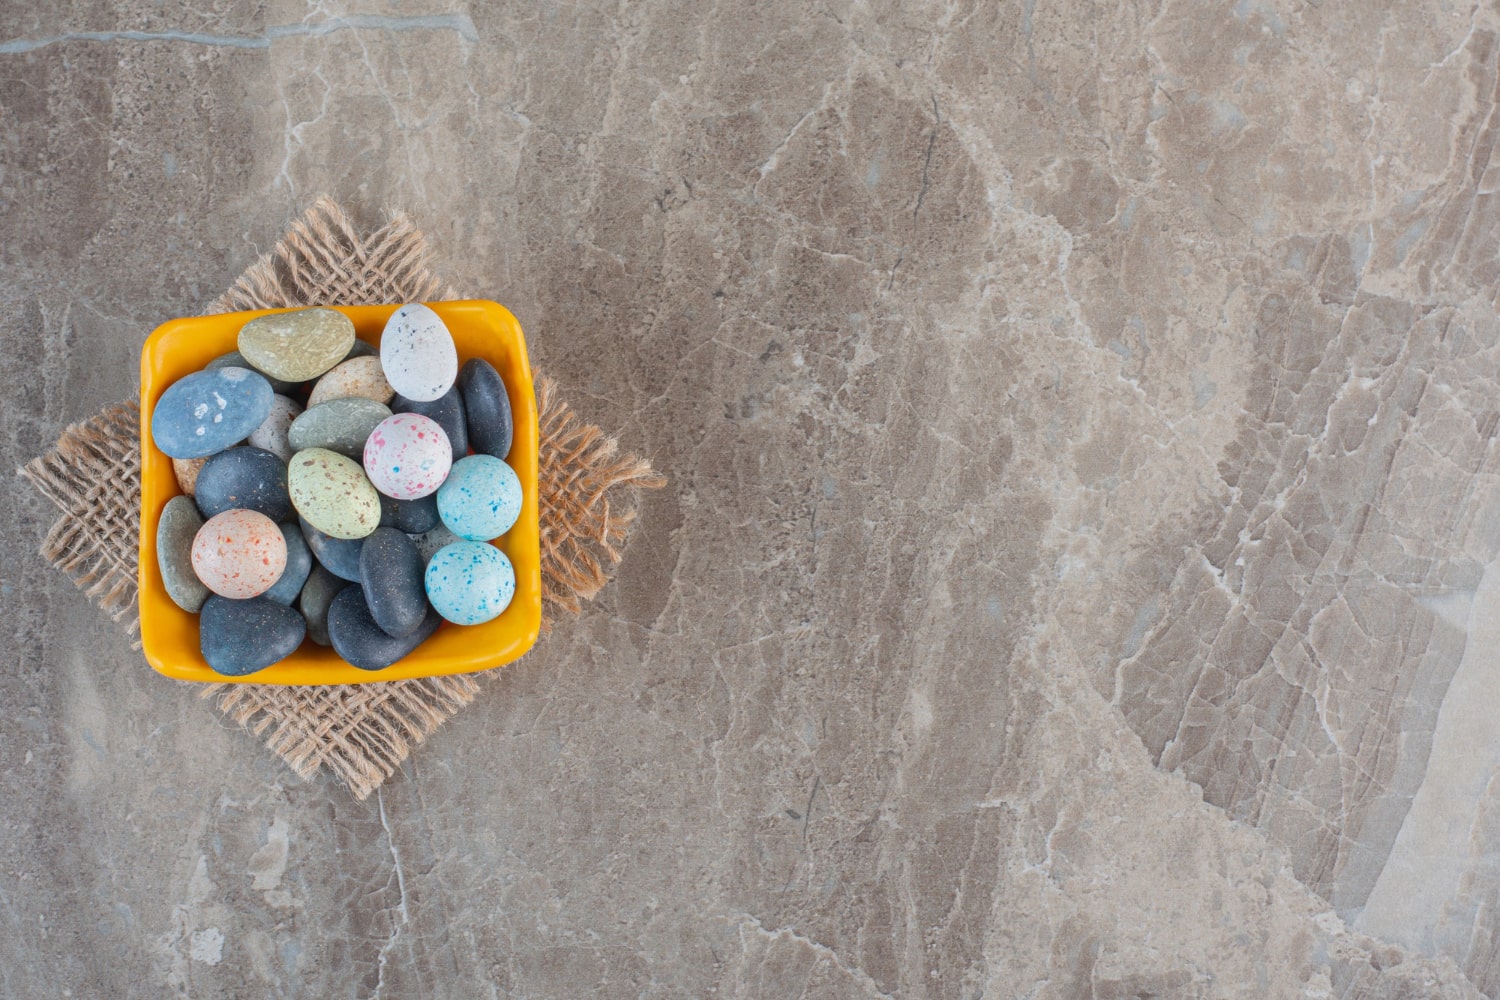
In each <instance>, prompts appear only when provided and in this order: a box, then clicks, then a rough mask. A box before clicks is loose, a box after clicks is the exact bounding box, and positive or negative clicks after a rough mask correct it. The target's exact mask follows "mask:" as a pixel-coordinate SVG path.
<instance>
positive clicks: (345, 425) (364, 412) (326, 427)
mask: <svg viewBox="0 0 1500 1000" xmlns="http://www.w3.org/2000/svg"><path fill="white" fill-rule="evenodd" d="M390 415H391V409H390V407H388V406H386V405H384V404H383V403H377V402H375V400H373V399H365V398H364V397H363V396H344V397H342V398H339V399H330V400H329V401H328V402H326V403H320V404H319V405H317V406H310V407H308V408H307V410H306V412H304V413H303V414H302V415H301V416H300V417H298V418H297V419H296V420H294V421H292V426H291V427H290V428H289V429H288V431H287V441H288V443H290V444H291V446H292V451H293V452H298V451H302V450H304V449H307V448H327V449H328V450H329V451H336V452H338V453H339V454H340V455H347V456H348V457H350V458H353V459H362V458H364V454H365V442H366V441H367V440H369V437H370V432H371V431H373V430H374V429H375V428H376V426H378V425H379V423H380V422H381V421H382V420H384V419H386V418H387V417H389V416H390Z"/></svg>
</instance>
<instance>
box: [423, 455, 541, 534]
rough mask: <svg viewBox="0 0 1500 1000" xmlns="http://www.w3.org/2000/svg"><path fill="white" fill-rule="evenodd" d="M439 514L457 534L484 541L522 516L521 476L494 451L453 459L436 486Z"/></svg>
mask: <svg viewBox="0 0 1500 1000" xmlns="http://www.w3.org/2000/svg"><path fill="white" fill-rule="evenodd" d="M437 502H438V516H440V517H441V518H442V519H443V524H445V525H447V526H448V530H449V531H452V532H453V533H454V534H455V535H457V536H458V537H460V538H465V539H468V540H469V541H471V542H487V541H489V540H490V539H491V538H499V537H500V536H501V535H503V534H505V533H506V532H507V531H509V530H510V529H511V526H512V525H514V524H515V523H516V519H517V518H518V517H520V516H521V480H520V478H519V477H517V476H516V473H515V470H514V469H512V468H511V467H510V466H509V465H507V464H506V463H505V462H503V461H501V460H500V459H498V458H496V457H494V456H493V455H470V456H469V457H468V458H465V459H462V460H460V461H458V462H455V463H453V468H452V470H451V471H450V472H449V473H448V478H447V480H446V481H445V482H444V483H443V485H442V488H441V489H439V490H438V494H437Z"/></svg>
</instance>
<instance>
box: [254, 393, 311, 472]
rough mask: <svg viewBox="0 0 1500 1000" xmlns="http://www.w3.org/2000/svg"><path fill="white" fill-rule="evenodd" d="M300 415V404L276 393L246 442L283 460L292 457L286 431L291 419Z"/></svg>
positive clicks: (289, 428)
mask: <svg viewBox="0 0 1500 1000" xmlns="http://www.w3.org/2000/svg"><path fill="white" fill-rule="evenodd" d="M301 415H302V404H301V403H299V402H297V401H296V400H295V399H292V398H291V397H289V396H282V395H279V394H278V395H277V396H276V397H275V398H273V399H272V400H271V413H270V415H269V416H267V417H266V419H265V420H264V421H263V422H262V423H261V425H260V426H259V427H257V428H255V430H253V431H251V432H250V437H249V438H247V439H246V443H247V444H249V445H250V446H252V447H255V448H264V449H265V450H266V451H269V452H270V453H271V454H273V455H275V456H276V457H277V458H279V459H281V460H282V461H283V462H285V461H287V460H288V459H290V458H291V457H292V452H294V451H296V450H297V449H295V448H293V447H292V445H291V442H290V441H288V440H287V431H289V430H291V427H292V421H294V420H296V419H297V418H298V417H299V416H301Z"/></svg>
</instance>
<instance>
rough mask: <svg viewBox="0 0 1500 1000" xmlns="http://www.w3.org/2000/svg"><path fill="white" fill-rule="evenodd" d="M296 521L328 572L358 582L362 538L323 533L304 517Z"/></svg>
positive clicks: (363, 541) (315, 555)
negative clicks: (338, 536)
mask: <svg viewBox="0 0 1500 1000" xmlns="http://www.w3.org/2000/svg"><path fill="white" fill-rule="evenodd" d="M298 523H299V524H300V525H301V527H302V537H303V538H305V539H307V545H308V547H309V548H310V549H312V554H313V556H314V558H316V559H317V560H318V562H320V563H322V565H323V566H324V568H326V569H327V570H328V572H330V573H332V574H333V575H334V576H336V577H338V578H339V579H340V580H348V581H349V582H350V583H358V582H359V550H360V548H361V546H363V545H364V544H365V540H364V539H363V538H334V537H333V536H332V535H325V534H323V533H322V532H321V531H319V530H318V529H317V528H314V527H313V526H312V525H310V524H308V523H307V519H306V518H298Z"/></svg>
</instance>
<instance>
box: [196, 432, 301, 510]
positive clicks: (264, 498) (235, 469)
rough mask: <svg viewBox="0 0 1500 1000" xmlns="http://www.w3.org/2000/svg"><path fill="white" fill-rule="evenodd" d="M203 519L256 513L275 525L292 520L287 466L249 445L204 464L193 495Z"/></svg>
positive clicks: (261, 449)
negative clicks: (234, 512) (236, 512)
mask: <svg viewBox="0 0 1500 1000" xmlns="http://www.w3.org/2000/svg"><path fill="white" fill-rule="evenodd" d="M193 497H194V499H196V500H197V501H198V509H199V510H200V511H202V512H203V516H204V517H213V516H214V515H215V514H222V513H224V512H225V511H226V510H254V511H259V512H260V513H262V514H264V515H266V516H267V517H269V518H270V519H271V520H273V521H285V520H286V519H287V518H289V517H291V516H292V498H291V496H290V495H289V494H288V493H287V481H286V464H285V463H284V462H282V460H281V459H279V458H277V457H276V456H275V455H273V454H271V453H270V452H269V451H266V450H265V449H264V448H251V447H249V446H248V445H246V446H243V447H239V448H230V449H229V450H228V451H221V452H219V453H218V454H217V455H214V456H212V457H210V458H209V460H208V461H207V462H205V463H204V464H203V470H202V471H201V472H199V473H198V482H197V489H196V490H195V491H194V493H193Z"/></svg>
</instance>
